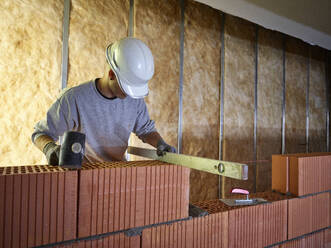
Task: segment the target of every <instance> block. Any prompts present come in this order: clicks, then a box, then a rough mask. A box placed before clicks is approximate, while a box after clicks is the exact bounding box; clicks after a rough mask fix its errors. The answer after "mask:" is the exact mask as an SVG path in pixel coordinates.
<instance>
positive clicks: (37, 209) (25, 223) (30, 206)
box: [0, 165, 78, 247]
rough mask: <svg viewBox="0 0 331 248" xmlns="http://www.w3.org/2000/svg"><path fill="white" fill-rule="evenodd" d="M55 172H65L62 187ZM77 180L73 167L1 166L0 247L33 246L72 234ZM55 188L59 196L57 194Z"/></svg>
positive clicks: (56, 240)
mask: <svg viewBox="0 0 331 248" xmlns="http://www.w3.org/2000/svg"><path fill="white" fill-rule="evenodd" d="M59 175H61V176H63V178H64V176H65V175H66V176H67V179H68V180H66V185H67V187H66V189H64V187H62V188H61V186H60V185H59V183H58V180H57V179H58V177H59ZM77 180H78V178H77V172H76V171H68V170H66V169H62V168H60V167H52V166H37V165H36V166H16V167H5V168H3V169H2V170H1V171H0V194H1V197H2V199H3V201H1V203H0V216H1V217H0V230H1V236H0V247H34V246H39V245H43V244H49V243H54V242H61V241H64V240H65V239H66V240H69V239H74V238H76V216H77V213H76V207H77ZM53 182H55V185H54V184H53ZM64 183H65V180H63V184H64ZM55 189H56V190H55ZM58 191H61V192H62V193H61V195H62V197H58ZM53 194H55V195H53ZM65 199H66V202H65V201H64V200H65ZM68 202H69V203H68ZM2 203H3V204H2ZM61 212H62V213H67V216H63V214H62V215H61ZM61 216H62V217H61ZM57 217H58V218H60V219H61V220H62V222H60V221H59V219H57ZM59 233H62V234H61V235H59V238H58V239H57V235H58V234H59Z"/></svg>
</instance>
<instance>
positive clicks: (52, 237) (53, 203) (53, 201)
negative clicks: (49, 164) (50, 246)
mask: <svg viewBox="0 0 331 248" xmlns="http://www.w3.org/2000/svg"><path fill="white" fill-rule="evenodd" d="M57 186H58V173H54V174H53V175H52V177H51V183H50V187H51V189H50V230H49V243H55V242H56V212H57V197H58V193H57Z"/></svg>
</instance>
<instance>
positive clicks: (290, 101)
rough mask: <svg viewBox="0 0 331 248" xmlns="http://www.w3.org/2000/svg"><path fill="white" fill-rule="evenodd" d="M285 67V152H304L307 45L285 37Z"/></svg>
mask: <svg viewBox="0 0 331 248" xmlns="http://www.w3.org/2000/svg"><path fill="white" fill-rule="evenodd" d="M285 68H286V71H285V73H286V79H285V80H286V111H285V112H286V114H285V150H286V152H285V153H300V152H305V151H306V89H307V75H308V45H306V44H304V43H303V42H301V41H299V40H297V39H294V38H287V40H286V63H285Z"/></svg>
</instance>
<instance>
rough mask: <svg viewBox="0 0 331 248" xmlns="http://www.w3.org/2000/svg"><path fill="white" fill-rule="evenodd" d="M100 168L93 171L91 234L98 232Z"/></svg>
mask: <svg viewBox="0 0 331 248" xmlns="http://www.w3.org/2000/svg"><path fill="white" fill-rule="evenodd" d="M99 170H100V169H97V170H93V171H92V195H91V198H92V204H91V205H92V206H91V215H92V216H91V233H90V235H96V234H97V220H98V197H99V192H98V186H99Z"/></svg>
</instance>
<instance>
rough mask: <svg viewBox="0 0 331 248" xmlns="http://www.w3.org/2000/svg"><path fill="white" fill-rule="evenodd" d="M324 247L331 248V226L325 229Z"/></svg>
mask: <svg viewBox="0 0 331 248" xmlns="http://www.w3.org/2000/svg"><path fill="white" fill-rule="evenodd" d="M324 247H325V248H331V228H329V229H326V230H324Z"/></svg>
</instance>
